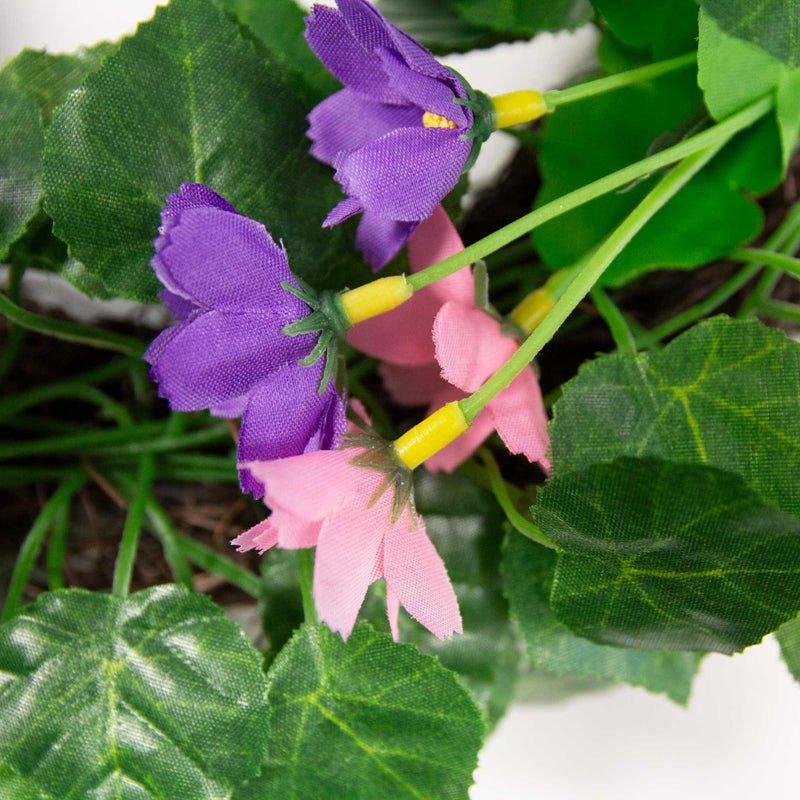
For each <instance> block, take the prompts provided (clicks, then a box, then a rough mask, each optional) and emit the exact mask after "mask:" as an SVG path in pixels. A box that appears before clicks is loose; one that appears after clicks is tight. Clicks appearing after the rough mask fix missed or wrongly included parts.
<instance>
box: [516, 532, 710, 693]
mask: <svg viewBox="0 0 800 800" xmlns="http://www.w3.org/2000/svg"><path fill="white" fill-rule="evenodd" d="M555 565H556V554H555V553H554V552H553V551H552V550H548V549H546V548H544V547H541V545H537V544H536V543H534V542H532V541H530V540H529V539H526V538H525V537H524V536H521V535H520V534H519V533H517V532H516V531H509V534H508V536H507V538H506V545H505V552H504V558H503V578H504V583H505V587H506V594H507V596H508V599H509V602H510V603H511V610H512V614H513V618H514V621H515V622H516V623H517V626H518V628H519V630H520V633H521V634H522V637H523V639H524V641H525V648H526V651H527V653H528V658H530V660H531V663H532V664H533V665H534V666H536V667H539V668H541V669H545V670H549V671H551V672H554V673H556V674H559V675H562V674H564V673H573V674H576V675H592V676H595V677H597V678H600V679H608V680H613V681H620V682H623V683H629V684H631V685H633V686H643V687H644V688H645V689H647V690H648V691H650V692H662V693H664V694H666V695H667V696H668V697H669V698H670V699H671V700H674V701H675V702H676V703H680V704H682V705H685V704H686V702H687V701H688V699H689V692H690V690H691V686H692V679H693V678H694V675H695V672H696V671H697V666H698V664H699V662H700V658H701V656H700V655H699V654H697V653H685V652H680V651H659V650H637V649H635V648H632V647H608V646H605V645H600V644H595V643H594V642H591V641H589V640H588V639H583V638H581V637H579V636H576V635H575V634H574V633H572V631H571V630H570V629H569V628H568V627H567V626H566V625H564V624H563V623H561V622H559V620H558V618H557V617H556V615H555V613H554V612H553V610H552V608H551V607H550V589H551V587H552V583H553V572H554V570H555Z"/></svg>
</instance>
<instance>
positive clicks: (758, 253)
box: [731, 247, 800, 279]
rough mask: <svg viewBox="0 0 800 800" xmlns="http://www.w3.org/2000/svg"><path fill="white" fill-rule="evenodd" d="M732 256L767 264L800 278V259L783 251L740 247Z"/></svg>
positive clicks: (741, 259)
mask: <svg viewBox="0 0 800 800" xmlns="http://www.w3.org/2000/svg"><path fill="white" fill-rule="evenodd" d="M731 258H735V259H736V260H737V261H747V262H749V263H751V264H760V265H766V266H768V267H773V268H774V269H777V270H780V271H781V272H786V273H787V274H789V275H791V276H792V277H794V278H798V279H800V259H797V258H793V257H792V256H789V255H785V254H783V253H775V252H771V251H770V250H760V249H758V248H756V247H747V248H739V249H738V250H734V251H733V252H732V253H731Z"/></svg>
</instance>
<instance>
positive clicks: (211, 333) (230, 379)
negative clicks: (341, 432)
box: [148, 312, 315, 411]
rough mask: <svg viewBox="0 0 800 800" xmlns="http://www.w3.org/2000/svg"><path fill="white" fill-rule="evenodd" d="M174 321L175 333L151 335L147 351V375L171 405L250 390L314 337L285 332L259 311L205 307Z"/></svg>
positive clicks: (203, 402) (204, 402) (215, 401)
mask: <svg viewBox="0 0 800 800" xmlns="http://www.w3.org/2000/svg"><path fill="white" fill-rule="evenodd" d="M177 327H178V329H179V330H178V331H177V333H175V334H172V333H171V329H170V332H169V335H167V336H165V334H166V333H167V332H166V331H165V332H164V333H162V334H161V335H160V336H159V337H158V338H157V339H156V341H155V342H154V343H153V345H151V350H153V353H151V355H150V356H149V358H153V355H154V354H155V355H156V356H157V357H156V358H154V360H153V361H152V362H151V363H152V364H153V368H152V369H151V370H150V377H151V378H152V379H153V380H154V381H158V383H159V387H158V393H159V396H160V397H166V398H167V399H168V400H169V403H170V407H171V408H172V409H174V410H175V411H199V410H200V409H204V408H211V407H214V406H217V405H219V404H221V403H224V402H225V401H228V400H232V399H233V398H235V397H240V396H241V395H243V394H247V393H249V392H250V391H251V390H252V389H253V388H254V387H255V386H256V385H257V384H258V383H260V382H261V381H262V380H264V379H265V378H266V377H267V376H268V375H270V374H271V373H272V372H273V371H275V370H277V369H280V368H281V367H284V366H286V365H288V364H294V363H296V362H297V360H298V359H300V358H302V357H303V356H304V355H306V354H308V353H309V352H310V350H311V348H312V347H313V345H314V339H315V337H314V335H313V334H306V335H304V336H295V337H289V336H284V335H283V334H282V333H281V332H280V327H278V328H277V330H276V329H275V324H274V320H273V319H271V318H270V317H269V316H266V315H262V314H218V313H216V312H207V313H205V314H201V315H199V316H198V317H197V318H196V319H193V320H192V321H191V322H189V323H181V324H180V325H179V326H177ZM161 337H164V339H165V343H166V344H165V346H162V344H159V343H160V341H161ZM154 348H155V349H154ZM148 353H150V351H148Z"/></svg>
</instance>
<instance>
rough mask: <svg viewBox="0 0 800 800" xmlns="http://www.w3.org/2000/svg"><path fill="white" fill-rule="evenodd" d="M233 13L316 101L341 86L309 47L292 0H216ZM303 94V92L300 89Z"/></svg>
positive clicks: (297, 9) (297, 8) (300, 16)
mask: <svg viewBox="0 0 800 800" xmlns="http://www.w3.org/2000/svg"><path fill="white" fill-rule="evenodd" d="M217 2H218V3H219V5H220V6H221V7H222V8H225V9H227V10H228V11H231V12H233V13H234V14H236V16H237V17H238V18H239V20H240V21H241V22H242V23H244V24H245V25H247V26H248V27H249V28H250V30H251V31H252V32H253V33H254V34H255V35H256V36H257V37H258V38H259V39H260V40H261V41H262V42H263V43H264V45H265V46H266V48H267V49H268V50H269V52H270V53H271V54H272V56H273V58H274V60H275V62H276V63H278V64H280V66H281V69H282V70H283V71H284V72H286V73H289V72H298V73H299V74H300V75H301V76H302V77H303V79H304V81H305V83H306V84H307V86H308V87H310V88H311V89H312V96H313V99H314V101H315V102H318V101H320V100H323V99H324V98H326V97H327V96H328V95H329V94H333V92H335V91H336V90H337V89H341V88H342V85H341V84H340V83H339V81H337V80H336V78H334V77H333V75H331V73H330V72H328V69H327V67H325V65H324V64H323V63H322V62H321V61H320V60H319V59H318V58H317V57H316V55H315V54H314V51H313V50H312V49H311V48H310V47H309V46H308V42H306V40H305V37H304V36H303V31H305V28H306V26H305V22H304V21H303V12H302V10H301V9H300V6H298V5H297V3H295V1H294V0H217ZM301 91H302V90H301Z"/></svg>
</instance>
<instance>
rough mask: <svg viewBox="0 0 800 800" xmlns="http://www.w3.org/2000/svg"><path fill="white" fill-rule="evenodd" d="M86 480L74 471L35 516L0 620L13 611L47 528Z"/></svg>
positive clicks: (19, 555) (7, 616)
mask: <svg viewBox="0 0 800 800" xmlns="http://www.w3.org/2000/svg"><path fill="white" fill-rule="evenodd" d="M85 482H86V475H84V474H83V472H79V473H73V475H72V476H71V477H69V478H67V479H66V480H65V481H64V482H63V483H62V484H61V485H60V486H59V487H58V489H56V491H55V492H54V493H53V496H52V497H51V498H50V499H49V500H48V501H47V503H45V506H44V508H43V509H42V510H41V511H40V512H39V516H38V517H36V521H35V522H34V523H33V525H32V526H31V529H30V531H28V535H27V536H26V537H25V541H24V542H23V543H22V547H21V548H20V550H19V553H18V555H17V563H16V564H15V565H14V573H13V574H12V576H11V582H10V583H9V587H8V595H7V597H6V604H5V607H4V608H3V614H2V616H0V622H8V620H10V619H11V618H12V617H13V616H14V614H15V613H16V611H17V607H18V606H19V603H20V600H21V599H22V593H23V591H24V589H25V584H26V583H27V582H28V575H29V574H30V571H31V568H32V567H33V563H34V561H36V556H37V555H38V554H39V550H40V549H41V546H42V542H43V541H44V537H45V535H46V534H47V531H48V530H49V529H50V526H51V525H52V524H53V521H54V520H55V519H56V517H57V515H58V512H59V511H60V509H61V508H63V507H64V506H66V505H67V504H68V503H69V502H70V500H71V499H72V496H73V495H74V494H75V492H77V491H78V489H80V488H81V486H83V484H84V483H85Z"/></svg>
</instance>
